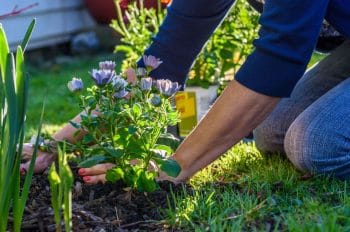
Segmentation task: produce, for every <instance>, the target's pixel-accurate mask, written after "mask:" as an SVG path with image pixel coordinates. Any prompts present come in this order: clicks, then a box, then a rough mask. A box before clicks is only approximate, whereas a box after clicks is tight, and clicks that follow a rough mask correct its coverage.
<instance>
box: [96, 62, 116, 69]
mask: <svg viewBox="0 0 350 232" xmlns="http://www.w3.org/2000/svg"><path fill="white" fill-rule="evenodd" d="M99 67H100V69H108V70H114V69H115V62H114V61H102V62H100V63H99Z"/></svg>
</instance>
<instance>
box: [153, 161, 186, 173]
mask: <svg viewBox="0 0 350 232" xmlns="http://www.w3.org/2000/svg"><path fill="white" fill-rule="evenodd" d="M154 161H156V163H157V164H158V165H159V168H160V169H161V170H162V171H163V172H165V173H166V174H168V175H169V176H172V177H177V176H178V175H179V174H180V172H181V167H180V165H179V164H178V162H176V161H175V160H172V159H159V158H154Z"/></svg>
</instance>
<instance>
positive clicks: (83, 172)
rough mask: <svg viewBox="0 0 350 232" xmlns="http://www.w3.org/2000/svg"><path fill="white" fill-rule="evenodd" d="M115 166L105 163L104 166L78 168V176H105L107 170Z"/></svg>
mask: <svg viewBox="0 0 350 232" xmlns="http://www.w3.org/2000/svg"><path fill="white" fill-rule="evenodd" d="M114 166H115V164H112V163H106V164H97V165H95V166H92V167H91V168H80V169H79V171H78V174H79V175H80V176H96V175H100V174H105V173H106V172H107V170H109V169H111V168H113V167H114Z"/></svg>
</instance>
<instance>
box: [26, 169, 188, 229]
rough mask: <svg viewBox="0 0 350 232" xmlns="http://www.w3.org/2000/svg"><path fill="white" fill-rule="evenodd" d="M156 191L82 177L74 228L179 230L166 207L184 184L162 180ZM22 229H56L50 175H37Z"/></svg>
mask: <svg viewBox="0 0 350 232" xmlns="http://www.w3.org/2000/svg"><path fill="white" fill-rule="evenodd" d="M159 185H160V189H159V190H157V191H155V192H153V193H147V194H146V193H140V192H136V191H127V190H128V189H126V188H125V185H123V184H122V183H117V184H104V185H103V184H100V185H94V186H86V185H84V184H82V181H81V179H80V178H79V177H76V179H75V187H74V189H73V207H72V208H73V231H101V232H102V231H177V230H176V229H175V228H171V227H169V226H168V225H167V224H166V222H165V221H164V215H163V213H162V211H163V210H165V209H167V208H169V207H172V206H171V205H172V203H171V194H170V193H171V191H173V192H179V191H183V189H184V188H183V186H179V185H178V186H174V185H172V184H171V183H169V182H163V183H160V184H159ZM22 231H24V232H25V231H40V232H42V231H55V222H54V219H53V210H52V206H51V196H50V189H49V183H48V180H47V176H46V175H36V176H34V177H33V182H32V187H31V191H30V194H29V198H28V201H27V207H26V210H25V215H24V218H23V224H22Z"/></svg>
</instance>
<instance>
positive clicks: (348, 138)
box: [254, 40, 350, 179]
mask: <svg viewBox="0 0 350 232" xmlns="http://www.w3.org/2000/svg"><path fill="white" fill-rule="evenodd" d="M281 78H283V77H281ZM254 137H255V141H256V145H257V147H258V148H259V149H260V150H262V151H264V152H278V153H285V154H286V155H287V157H288V158H289V160H290V161H291V162H292V163H293V164H294V165H295V167H297V168H298V169H299V170H301V171H303V172H309V173H320V174H326V175H334V176H336V177H339V178H342V179H350V41H349V40H348V41H345V42H344V43H343V44H342V45H341V46H340V47H338V48H337V49H336V50H335V51H333V52H332V53H331V54H330V55H329V56H328V57H327V58H325V59H324V60H322V61H321V62H319V63H318V64H317V65H315V66H314V67H313V68H311V69H310V70H309V71H307V72H306V73H305V75H304V76H303V77H302V78H301V79H300V81H299V82H298V84H297V85H296V87H295V89H294V90H293V92H292V95H291V97H290V98H286V99H282V100H281V101H280V102H279V104H278V105H277V107H276V108H275V109H274V111H273V112H272V113H271V114H270V115H269V117H268V118H267V119H266V120H265V121H264V122H263V123H262V124H261V125H260V126H258V127H257V128H256V129H255V131H254Z"/></svg>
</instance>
